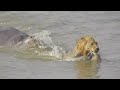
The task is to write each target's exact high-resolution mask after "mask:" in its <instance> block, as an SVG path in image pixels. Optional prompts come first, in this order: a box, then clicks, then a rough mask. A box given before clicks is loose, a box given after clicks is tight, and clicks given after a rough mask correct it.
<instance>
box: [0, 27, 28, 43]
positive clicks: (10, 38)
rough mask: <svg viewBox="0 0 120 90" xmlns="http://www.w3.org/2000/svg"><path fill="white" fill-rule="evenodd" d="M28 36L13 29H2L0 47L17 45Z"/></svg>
mask: <svg viewBox="0 0 120 90" xmlns="http://www.w3.org/2000/svg"><path fill="white" fill-rule="evenodd" d="M28 36H29V35H27V34H26V33H24V32H22V31H19V30H17V29H15V28H13V27H0V45H11V44H17V43H19V42H20V41H23V40H24V39H25V38H27V37H28Z"/></svg>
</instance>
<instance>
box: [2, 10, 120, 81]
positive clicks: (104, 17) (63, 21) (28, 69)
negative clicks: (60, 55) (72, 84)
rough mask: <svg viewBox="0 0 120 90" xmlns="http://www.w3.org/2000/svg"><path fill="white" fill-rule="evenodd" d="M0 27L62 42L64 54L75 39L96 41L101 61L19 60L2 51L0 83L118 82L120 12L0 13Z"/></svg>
mask: <svg viewBox="0 0 120 90" xmlns="http://www.w3.org/2000/svg"><path fill="white" fill-rule="evenodd" d="M0 26H12V27H15V28H18V29H20V30H21V31H24V32H26V33H28V34H31V33H37V32H40V31H41V30H45V31H48V32H50V33H51V35H50V36H51V37H52V40H53V41H55V42H62V45H63V46H64V47H65V49H66V50H67V49H71V48H73V47H74V45H75V41H76V40H77V39H78V38H80V37H81V36H83V35H86V34H90V35H93V36H94V38H95V39H96V40H97V41H98V43H99V46H100V55H101V58H102V61H101V62H97V61H76V62H73V61H59V60H57V59H56V60H55V59H53V60H52V59H51V60H49V59H48V58H50V57H48V58H46V59H45V58H37V59H36V58H29V57H27V56H26V57H27V58H22V57H21V56H20V57H17V56H16V54H15V53H13V52H12V51H7V50H4V49H3V50H0V57H1V58H0V78H1V79H3V78H53V79H54V78H58V79H60V78H70V79H71V78H72V79H79V78H98V79H104V78H110V79H114V78H115V79H116V78H118V79H119V78H120V55H119V54H120V12H115V11H113V12H112V11H110V12H108V11H106V12H101V11H98V12H96V11H94V12H93V11H89V12H87V11H85V12H81V11H77V12H76V11H64V12H62V11H58V12H57V11H48V12H46V11H39V12H35V11H31V12H30V11H29V12H28V11H1V12H0ZM18 56H19V55H18ZM33 57H34V56H33ZM35 57H36V56H35Z"/></svg>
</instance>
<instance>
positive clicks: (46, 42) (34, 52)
mask: <svg viewBox="0 0 120 90" xmlns="http://www.w3.org/2000/svg"><path fill="white" fill-rule="evenodd" d="M50 35H51V33H50V32H48V31H46V30H42V31H41V32H39V33H34V34H31V36H33V37H34V39H36V40H37V41H38V42H39V43H40V46H39V48H30V49H29V48H23V46H20V47H19V48H16V50H15V51H16V56H17V57H20V58H29V59H30V58H36V59H39V58H42V59H55V60H56V59H59V60H61V59H62V58H63V55H64V54H65V53H66V50H65V49H64V47H62V46H60V45H55V43H54V42H53V40H52V37H51V36H50Z"/></svg>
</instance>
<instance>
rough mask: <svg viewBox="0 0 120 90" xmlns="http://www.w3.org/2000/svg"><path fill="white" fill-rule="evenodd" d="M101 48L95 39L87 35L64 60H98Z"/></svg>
mask: <svg viewBox="0 0 120 90" xmlns="http://www.w3.org/2000/svg"><path fill="white" fill-rule="evenodd" d="M98 51H99V46H98V43H97V42H96V41H95V39H94V38H93V37H92V36H90V35H85V36H83V37H82V38H80V39H79V40H78V41H77V42H76V46H75V47H74V49H73V50H72V51H69V52H68V53H66V54H65V56H64V58H75V57H81V56H84V57H85V58H86V59H88V60H93V59H97V58H98V54H97V53H98Z"/></svg>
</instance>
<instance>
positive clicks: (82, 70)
mask: <svg viewBox="0 0 120 90" xmlns="http://www.w3.org/2000/svg"><path fill="white" fill-rule="evenodd" d="M100 62H101V61H100V60H92V61H87V60H81V61H76V62H75V70H76V71H77V78H78V79H98V78H99V76H97V72H98V70H99V67H100Z"/></svg>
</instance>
